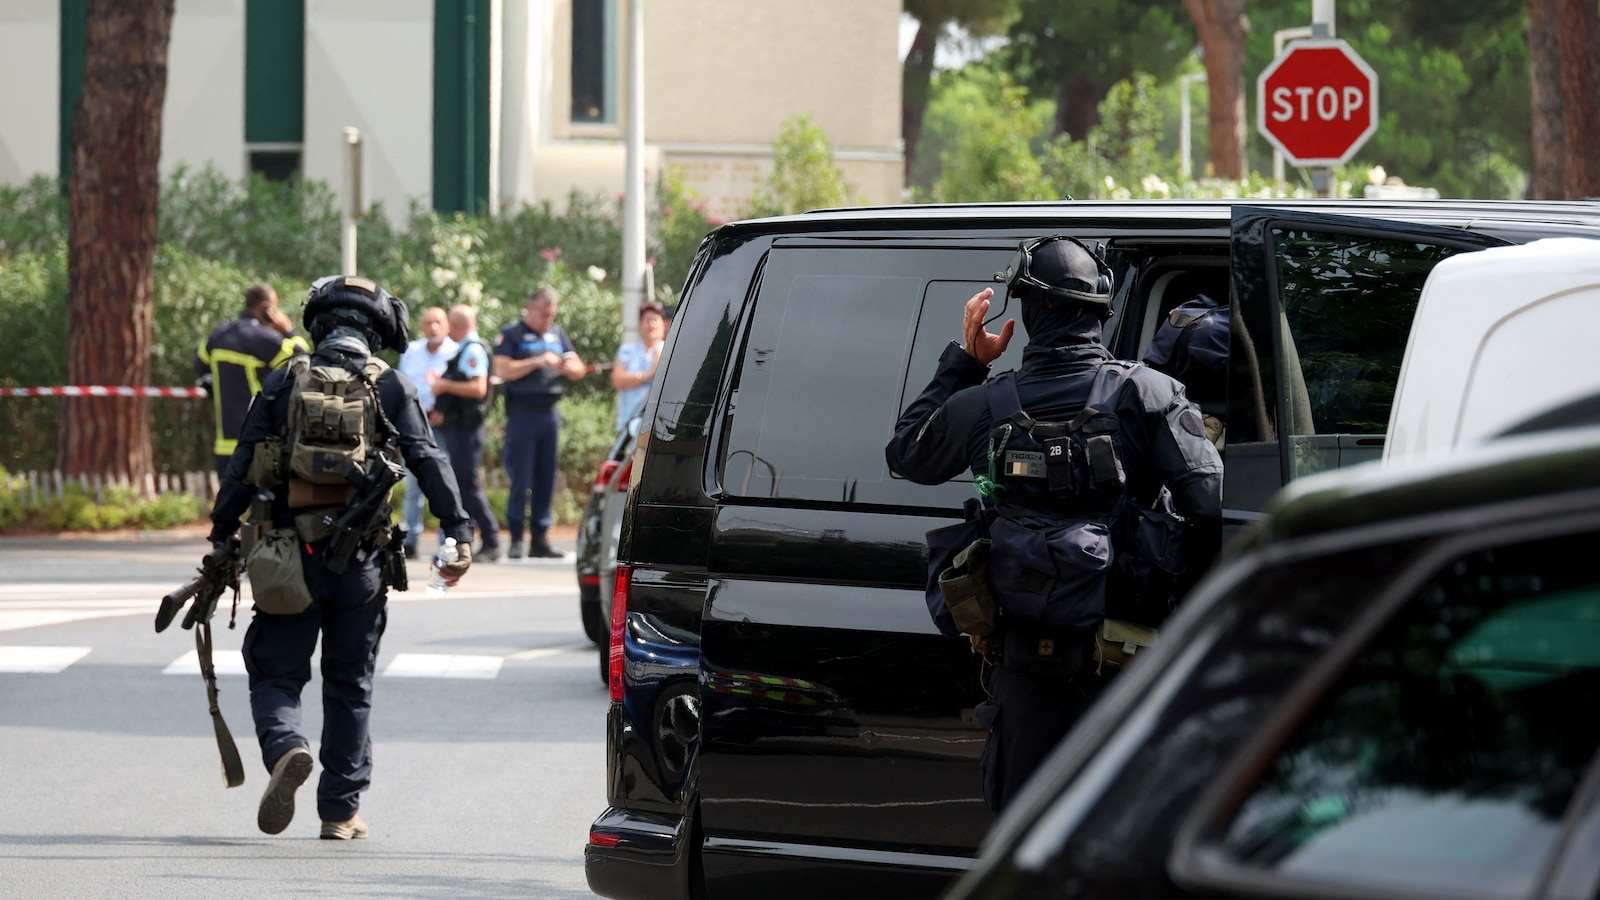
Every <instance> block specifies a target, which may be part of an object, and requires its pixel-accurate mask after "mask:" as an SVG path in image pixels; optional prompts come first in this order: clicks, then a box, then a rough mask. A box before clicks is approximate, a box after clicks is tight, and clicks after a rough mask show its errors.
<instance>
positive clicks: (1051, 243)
mask: <svg viewBox="0 0 1600 900" xmlns="http://www.w3.org/2000/svg"><path fill="white" fill-rule="evenodd" d="M994 280H995V281H1003V282H1005V284H1006V294H1007V296H1010V297H1017V298H1020V299H1021V300H1022V301H1023V302H1027V301H1030V300H1042V301H1045V302H1049V303H1063V304H1065V303H1079V304H1083V305H1085V306H1088V307H1091V308H1093V309H1095V310H1096V311H1097V312H1099V313H1100V318H1102V319H1109V318H1110V317H1111V293H1112V291H1111V266H1109V265H1107V264H1106V261H1105V259H1104V258H1103V257H1102V255H1101V253H1100V251H1099V249H1098V248H1096V249H1091V248H1089V247H1088V246H1087V245H1086V244H1084V243H1083V242H1082V241H1080V240H1078V239H1077V238H1074V237H1068V236H1067V235H1063V234H1052V235H1050V236H1049V237H1042V238H1035V239H1033V240H1029V241H1023V242H1022V243H1021V244H1020V245H1019V246H1018V247H1017V252H1016V254H1015V255H1013V256H1012V257H1011V264H1010V265H1008V266H1006V268H1005V270H1004V271H1001V272H996V273H995V276H994Z"/></svg>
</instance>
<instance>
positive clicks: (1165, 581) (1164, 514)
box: [1106, 488, 1192, 626]
mask: <svg viewBox="0 0 1600 900" xmlns="http://www.w3.org/2000/svg"><path fill="white" fill-rule="evenodd" d="M1114 528H1115V532H1116V533H1115V535H1114V538H1113V540H1114V542H1115V545H1116V547H1117V548H1118V550H1117V556H1116V566H1115V568H1114V570H1113V572H1112V577H1111V591H1110V595H1109V596H1110V598H1111V602H1110V606H1109V608H1108V609H1107V610H1106V615H1108V616H1112V617H1114V618H1116V619H1123V620H1127V621H1130V622H1136V623H1139V624H1142V625H1150V626H1155V625H1159V624H1160V623H1161V621H1162V620H1163V619H1165V618H1166V617H1167V614H1168V613H1169V612H1171V611H1172V608H1173V607H1174V606H1175V605H1177V601H1178V596H1179V594H1180V593H1181V591H1182V588H1183V584H1184V582H1185V580H1186V579H1187V577H1188V567H1189V558H1190V556H1191V555H1192V550H1191V549H1190V544H1191V542H1190V539H1189V530H1190V529H1189V523H1188V521H1187V520H1185V519H1184V518H1183V517H1182V516H1180V515H1178V514H1177V513H1176V512H1174V511H1173V510H1172V499H1171V494H1169V493H1168V492H1167V490H1166V489H1165V488H1163V489H1162V490H1161V493H1160V494H1159V495H1157V497H1156V500H1155V502H1154V503H1153V504H1152V505H1151V506H1149V507H1147V508H1140V507H1138V506H1134V505H1132V504H1130V505H1128V506H1127V507H1126V508H1125V509H1124V510H1123V511H1122V513H1121V514H1119V515H1118V516H1117V519H1116V524H1115V526H1114Z"/></svg>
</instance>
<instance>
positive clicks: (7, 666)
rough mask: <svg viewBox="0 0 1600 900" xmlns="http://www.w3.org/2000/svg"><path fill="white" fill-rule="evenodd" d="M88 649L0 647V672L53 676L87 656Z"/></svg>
mask: <svg viewBox="0 0 1600 900" xmlns="http://www.w3.org/2000/svg"><path fill="white" fill-rule="evenodd" d="M89 650H90V648H89V647H0V672H38V673H42V674H46V675H54V674H55V673H57V672H60V671H61V670H62V669H65V668H66V667H67V666H70V665H72V664H73V663H75V662H77V661H78V660H80V659H83V658H84V657H85V656H88V655H89Z"/></svg>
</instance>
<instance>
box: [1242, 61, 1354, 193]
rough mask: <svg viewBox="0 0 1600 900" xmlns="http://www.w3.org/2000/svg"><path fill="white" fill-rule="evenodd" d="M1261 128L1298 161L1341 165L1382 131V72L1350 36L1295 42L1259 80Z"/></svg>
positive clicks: (1303, 164)
mask: <svg viewBox="0 0 1600 900" xmlns="http://www.w3.org/2000/svg"><path fill="white" fill-rule="evenodd" d="M1256 127H1257V128H1259V129H1260V130H1261V133H1262V134H1263V135H1265V136H1266V138H1267V140H1269V141H1271V142H1272V144H1273V146H1275V147H1277V148H1278V149H1279V150H1281V151H1283V155H1284V156H1285V157H1287V158H1288V159H1289V161H1290V162H1291V163H1293V164H1294V165H1297V166H1337V165H1341V164H1343V163H1344V162H1345V161H1347V160H1349V159H1350V157H1351V156H1353V155H1355V152H1356V150H1358V149H1360V147H1361V145H1362V144H1365V143H1366V142H1367V138H1369V137H1372V133H1373V132H1374V131H1377V130H1378V75H1377V73H1376V72H1374V71H1372V67H1371V66H1368V65H1367V63H1366V61H1365V60H1363V59H1362V58H1361V57H1359V56H1357V55H1356V52H1355V51H1354V50H1351V49H1350V45H1349V44H1346V43H1345V42H1344V41H1339V40H1310V41H1295V42H1294V43H1292V44H1290V45H1289V49H1288V50H1287V51H1285V52H1284V54H1283V55H1282V56H1280V57H1278V58H1277V59H1275V60H1273V61H1272V62H1271V63H1270V64H1269V65H1268V66H1267V68H1266V69H1265V70H1263V71H1262V73H1261V77H1260V78H1257V79H1256Z"/></svg>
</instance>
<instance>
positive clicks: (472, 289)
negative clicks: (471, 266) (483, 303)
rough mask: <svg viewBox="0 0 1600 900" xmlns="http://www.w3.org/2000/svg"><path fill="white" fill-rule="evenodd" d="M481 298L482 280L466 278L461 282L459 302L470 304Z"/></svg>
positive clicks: (474, 303)
mask: <svg viewBox="0 0 1600 900" xmlns="http://www.w3.org/2000/svg"><path fill="white" fill-rule="evenodd" d="M481 299H483V282H481V281H473V280H471V279H468V280H466V281H463V282H461V302H462V303H466V304H469V305H472V306H476V305H478V301H479V300H481Z"/></svg>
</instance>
